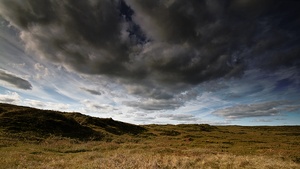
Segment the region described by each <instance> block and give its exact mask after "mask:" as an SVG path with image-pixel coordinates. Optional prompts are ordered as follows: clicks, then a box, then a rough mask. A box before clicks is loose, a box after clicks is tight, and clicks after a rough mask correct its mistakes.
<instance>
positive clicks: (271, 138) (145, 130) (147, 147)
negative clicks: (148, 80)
mask: <svg viewBox="0 0 300 169" xmlns="http://www.w3.org/2000/svg"><path fill="white" fill-rule="evenodd" d="M0 164H1V165H0V168H3V169H9V168H45V169H46V168H72V169H73V168H80V169H81V168H87V169H90V168H91V169H92V168H128V169H130V168H165V169H168V168H170V169H171V168H172V169H175V168H213V169H214V168H220V169H223V168H224V169H231V168H251V169H252V168H260V169H277V168H292V169H298V168H300V126H251V127H250V126H211V125H208V124H180V125H132V124H128V123H123V122H119V121H115V120H113V119H109V118H108V119H100V118H95V117H90V116H86V115H83V114H80V113H65V112H57V111H49V110H39V109H34V108H29V107H21V106H15V105H9V104H0Z"/></svg>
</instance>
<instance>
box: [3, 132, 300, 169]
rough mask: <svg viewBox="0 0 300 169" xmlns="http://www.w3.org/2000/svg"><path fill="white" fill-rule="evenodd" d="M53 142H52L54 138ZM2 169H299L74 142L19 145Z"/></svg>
mask: <svg viewBox="0 0 300 169" xmlns="http://www.w3.org/2000/svg"><path fill="white" fill-rule="evenodd" d="M52 139H53V138H52ZM0 156H1V158H0V164H1V165H0V168H1V169H9V168H38V169H39V168H40V169H51V168H53V169H57V168H70V169H73V168H78V169H95V168H101V169H112V168H117V169H118V168H119V169H127V168H128V169H131V168H139V169H152V168H153V169H156V168H157V169H158V168H165V169H168V168H170V169H176V168H199V169H201V168H203V169H204V168H205V169H209V168H212V169H215V168H218V169H238V168H249V169H250V168H251V169H254V168H258V169H272V168H274V169H277V168H280V169H298V168H300V165H299V164H297V163H295V162H293V161H291V160H284V159H282V158H280V157H270V156H263V155H261V156H260V155H234V154H231V153H221V152H215V151H211V150H209V149H203V148H185V149H182V148H172V147H165V148H162V147H156V146H155V145H154V144H153V145H151V146H149V147H147V148H143V144H137V143H122V144H118V143H113V142H112V143H106V142H98V141H97V142H74V140H71V139H53V140H48V141H45V142H42V143H40V144H30V143H22V142H16V143H15V144H12V145H10V146H7V147H2V148H1V151H0Z"/></svg>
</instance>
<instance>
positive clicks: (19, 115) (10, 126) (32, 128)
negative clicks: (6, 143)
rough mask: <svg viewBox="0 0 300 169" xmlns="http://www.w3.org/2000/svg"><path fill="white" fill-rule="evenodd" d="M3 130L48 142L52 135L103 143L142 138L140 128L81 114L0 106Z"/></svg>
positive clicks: (0, 126) (0, 119)
mask: <svg viewBox="0 0 300 169" xmlns="http://www.w3.org/2000/svg"><path fill="white" fill-rule="evenodd" d="M0 129H1V130H2V131H4V132H5V133H13V134H14V133H17V134H22V135H23V136H26V135H29V134H30V136H31V137H32V136H36V137H39V138H46V137H49V136H51V135H54V136H61V137H69V138H74V139H80V140H91V139H93V140H101V139H104V137H105V136H107V135H109V134H117V135H120V134H139V133H141V132H143V131H144V130H145V129H144V128H143V127H140V126H135V125H132V124H127V123H122V122H118V121H114V120H112V119H100V118H95V117H89V116H86V115H83V114H80V113H62V112H58V111H50V110H39V109H34V108H29V107H22V106H14V105H9V104H2V103H0ZM102 131H104V132H102Z"/></svg>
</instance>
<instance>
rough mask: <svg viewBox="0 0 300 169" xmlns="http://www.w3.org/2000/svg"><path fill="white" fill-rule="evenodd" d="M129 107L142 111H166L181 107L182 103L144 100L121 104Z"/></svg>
mask: <svg viewBox="0 0 300 169" xmlns="http://www.w3.org/2000/svg"><path fill="white" fill-rule="evenodd" d="M123 103H124V104H125V105H127V106H130V107H136V108H139V109H142V110H150V111H152V110H167V109H171V110H173V109H176V108H179V107H180V106H182V104H183V103H182V102H180V101H176V100H153V99H150V100H145V101H127V102H123Z"/></svg>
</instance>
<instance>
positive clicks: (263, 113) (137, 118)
mask: <svg viewBox="0 0 300 169" xmlns="http://www.w3.org/2000/svg"><path fill="white" fill-rule="evenodd" d="M299 9H300V1H298V0H282V1H280V0H186V1H183V0H143V1H141V0H76V1H71V0H43V1H39V0H0V102H2V103H10V104H17V105H23V106H30V107H36V108H41V109H50V110H59V111H66V112H81V113H83V114H86V115H90V116H95V117H101V118H113V119H114V120H119V121H123V122H128V123H133V124H182V123H184V124H189V123H193V124H194V123H197V124H198V123H207V124H211V125H247V126H248V125H250V126H253V125H300V10H299Z"/></svg>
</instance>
